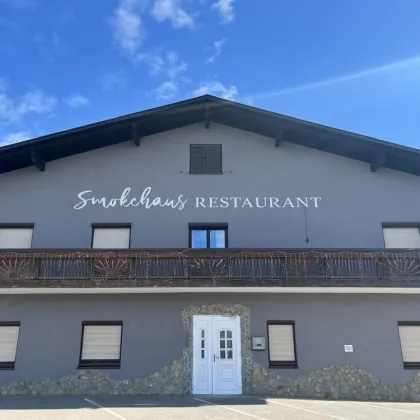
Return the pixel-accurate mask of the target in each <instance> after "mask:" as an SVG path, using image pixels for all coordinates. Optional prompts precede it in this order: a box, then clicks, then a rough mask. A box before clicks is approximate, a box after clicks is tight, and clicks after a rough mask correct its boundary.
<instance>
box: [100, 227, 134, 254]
mask: <svg viewBox="0 0 420 420" xmlns="http://www.w3.org/2000/svg"><path fill="white" fill-rule="evenodd" d="M92 227H93V237H92V248H102V249H127V248H130V233H131V228H130V225H128V224H115V225H111V224H109V225H93V226H92Z"/></svg>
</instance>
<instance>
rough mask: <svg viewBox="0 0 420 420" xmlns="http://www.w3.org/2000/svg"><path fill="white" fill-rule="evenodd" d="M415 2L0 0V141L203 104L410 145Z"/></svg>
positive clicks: (419, 73)
mask: <svg viewBox="0 0 420 420" xmlns="http://www.w3.org/2000/svg"><path fill="white" fill-rule="evenodd" d="M419 22H420V0H399V1H397V0H340V1H338V0H316V1H314V0H259V1H256V0H101V1H99V0H98V1H92V0H83V1H82V0H72V1H68V0H0V143H1V142H2V144H6V143H10V142H15V141H20V140H24V139H28V138H32V137H38V136H41V135H44V134H48V133H51V132H55V131H60V130H64V129H68V128H72V127H76V126H80V125H84V124H88V123H91V122H95V121H100V120H103V119H107V118H111V117H116V116H119V115H123V114H127V113H130V112H136V111H140V110H143V109H147V108H151V107H155V106H159V105H163V104H166V103H170V102H175V101H178V100H183V99H186V98H190V97H192V96H196V95H200V94H204V93H210V94H213V95H216V96H221V97H225V98H228V99H233V100H237V101H240V102H243V103H246V104H252V105H254V106H257V107H262V108H266V109H270V110H273V111H277V112H281V113H284V114H287V115H292V116H295V117H298V118H303V119H307V120H310V121H315V122H319V123H322V124H326V125H331V126H334V127H338V128H342V129H346V130H350V131H355V132H359V133H362V134H367V135H371V136H374V137H378V138H382V139H385V140H388V141H392V142H396V143H400V144H405V145H409V146H413V147H419V148H420V111H419V108H420V107H419V103H420V25H419Z"/></svg>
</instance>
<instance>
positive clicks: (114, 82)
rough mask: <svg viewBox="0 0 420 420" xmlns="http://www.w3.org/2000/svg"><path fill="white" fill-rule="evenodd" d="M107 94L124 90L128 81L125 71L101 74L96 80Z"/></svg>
mask: <svg viewBox="0 0 420 420" xmlns="http://www.w3.org/2000/svg"><path fill="white" fill-rule="evenodd" d="M96 79H97V80H98V82H99V84H100V85H101V87H102V90H104V91H105V92H114V91H116V90H122V89H124V87H125V85H126V83H127V81H126V78H125V74H124V72H123V70H121V69H120V70H118V71H117V72H111V73H104V74H99V75H98V76H97V78H96Z"/></svg>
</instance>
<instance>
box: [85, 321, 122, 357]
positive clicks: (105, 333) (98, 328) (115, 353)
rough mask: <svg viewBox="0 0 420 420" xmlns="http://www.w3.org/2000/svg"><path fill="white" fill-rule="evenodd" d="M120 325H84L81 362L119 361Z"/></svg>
mask: <svg viewBox="0 0 420 420" xmlns="http://www.w3.org/2000/svg"><path fill="white" fill-rule="evenodd" d="M120 348H121V325H85V326H84V330H83V347H82V360H119V359H120Z"/></svg>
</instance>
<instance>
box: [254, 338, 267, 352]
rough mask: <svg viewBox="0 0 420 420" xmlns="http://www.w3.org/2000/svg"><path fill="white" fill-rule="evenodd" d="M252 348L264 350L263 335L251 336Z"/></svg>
mask: <svg viewBox="0 0 420 420" xmlns="http://www.w3.org/2000/svg"><path fill="white" fill-rule="evenodd" d="M252 350H265V337H252Z"/></svg>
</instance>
